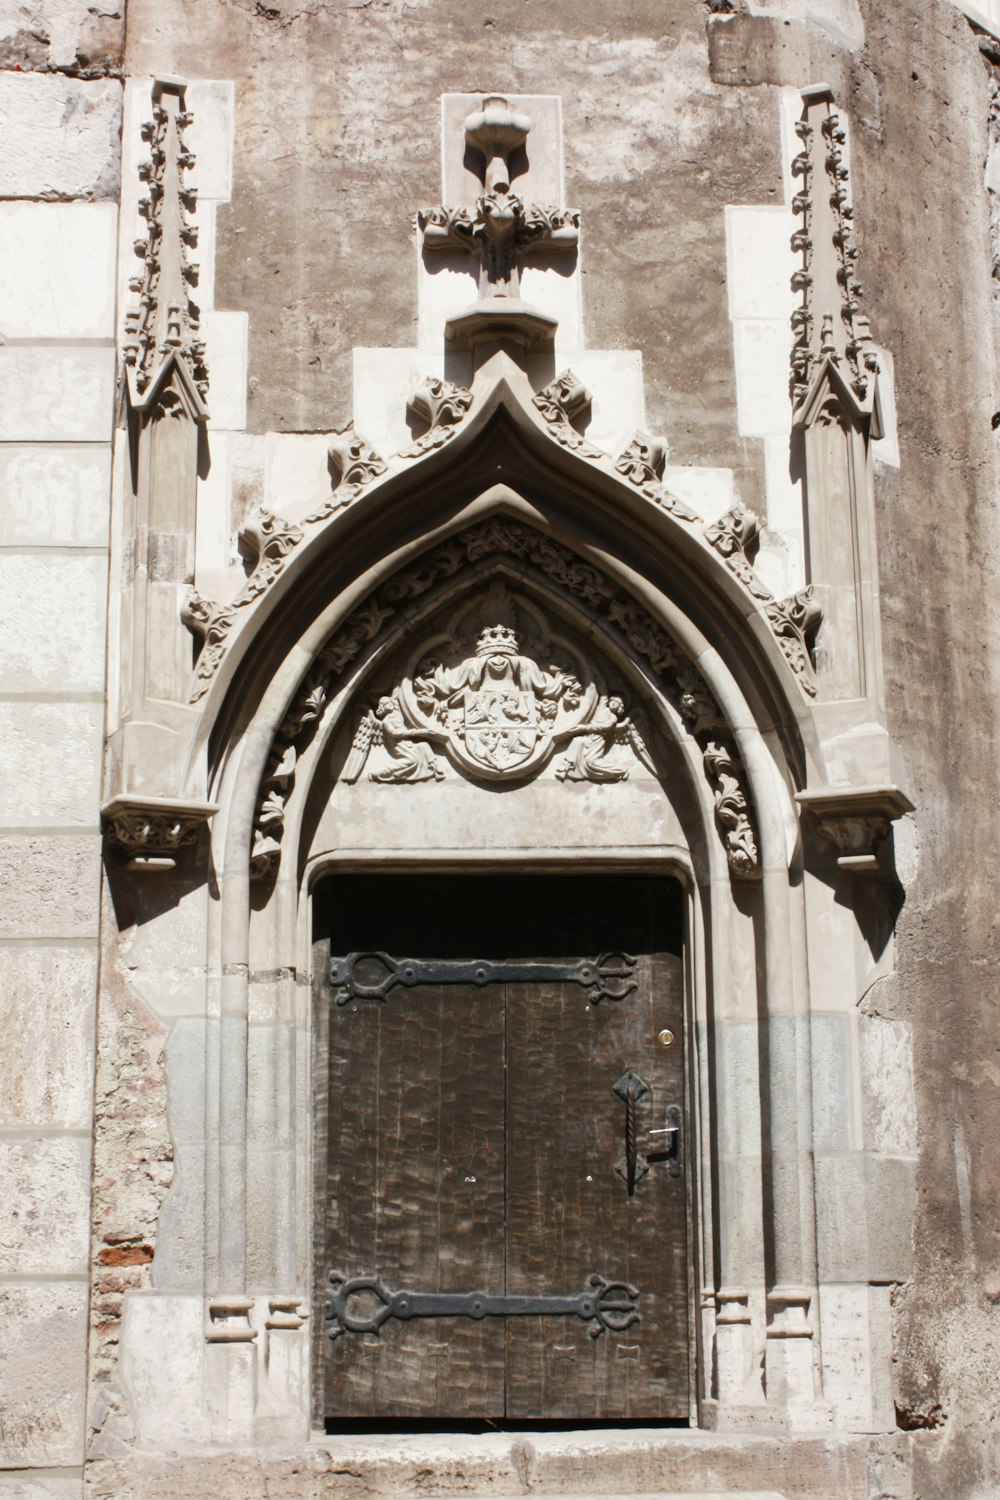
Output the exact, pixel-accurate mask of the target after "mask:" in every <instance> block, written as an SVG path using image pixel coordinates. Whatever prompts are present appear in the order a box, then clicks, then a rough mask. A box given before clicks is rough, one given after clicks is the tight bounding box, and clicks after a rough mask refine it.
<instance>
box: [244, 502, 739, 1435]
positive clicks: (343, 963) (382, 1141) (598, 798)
mask: <svg viewBox="0 0 1000 1500" xmlns="http://www.w3.org/2000/svg"><path fill="white" fill-rule="evenodd" d="M507 504H508V505H509V504H510V497H507ZM737 766H738V751H737V749H736V746H735V742H734V740H733V738H732V733H731V730H730V728H729V725H728V724H727V722H726V720H725V718H724V715H723V714H722V711H721V709H720V708H719V706H718V704H717V703H716V701H715V699H714V697H713V694H712V691H711V689H710V688H709V687H708V684H707V683H706V682H705V681H704V679H703V678H702V677H701V675H700V674H699V672H698V671H697V669H696V667H695V666H694V664H693V663H692V661H691V660H690V659H689V658H688V657H687V656H686V654H685V653H684V652H683V651H682V650H681V648H680V647H679V646H678V645H677V643H676V642H675V641H674V640H673V639H672V638H671V636H670V635H669V634H668V633H667V631H666V630H665V628H664V626H663V624H662V623H658V622H657V621H656V619H654V617H653V616H652V615H651V614H650V613H649V612H648V610H646V609H645V608H643V607H642V606H641V605H640V604H639V603H638V602H637V601H636V600H635V599H634V598H633V597H632V596H631V595H629V593H628V592H627V591H626V590H624V589H623V588H622V587H621V586H620V584H618V583H617V582H616V581H615V580H613V579H612V578H610V577H609V576H608V575H607V574H606V573H604V572H603V571H602V570H601V569H600V568H598V567H596V566H594V565H593V564H592V563H588V562H586V561H585V560H584V559H583V558H582V557H581V556H580V555H579V554H578V553H576V552H575V551H574V550H573V549H571V548H569V547H567V546H566V545H565V544H564V543H563V542H561V541H559V540H557V539H555V538H554V537H553V536H552V535H551V534H548V535H547V534H546V533H545V532H543V531H542V530H540V529H538V528H537V526H534V525H530V524H528V523H527V521H526V519H525V518H524V517H523V516H519V517H517V518H515V516H513V515H511V514H510V513H509V511H505V510H498V509H496V508H495V499H494V508H493V509H491V510H490V511H488V512H487V513H486V514H485V515H484V516H483V518H482V519H480V520H478V521H477V523H476V524H474V525H472V526H468V527H463V528H461V529H459V530H457V531H455V532H453V533H452V534H451V535H450V536H449V537H448V539H447V540H445V541H444V542H442V543H439V544H438V545H437V546H435V547H432V548H429V549H427V550H426V551H425V552H423V553H421V554H419V555H418V556H417V557H416V558H415V559H414V560H413V561H412V562H411V563H410V564H409V565H408V566H407V567H405V568H403V569H401V570H399V571H397V572H395V573H393V574H391V575H390V576H388V577H387V578H386V579H385V580H384V581H383V582H382V583H381V584H380V585H379V586H378V587H377V588H376V589H375V590H374V591H372V592H371V593H370V594H369V595H368V596H367V597H365V598H364V599H363V600H362V601H361V602H360V603H359V605H358V607H357V608H356V609H355V610H354V611H353V612H352V613H351V614H350V615H348V617H347V618H346V619H345V620H343V621H342V622H341V623H340V624H339V626H338V627H337V629H336V630H335V631H334V632H333V633H332V635H331V636H330V637H329V639H328V640H327V641H326V642H325V643H324V645H323V647H322V648H321V650H320V651H319V652H318V654H317V656H316V658H315V660H314V663H313V665H312V667H311V668H310V670H309V671H308V672H307V673H306V675H305V677H304V678H303V680H302V682H301V684H300V687H299V690H298V692H297V694H296V696H295V698H294V699H293V701H292V704H291V706H290V709H289V711H288V713H287V714H286V715H285V717H284V719H283V721H282V724H281V726H280V728H279V730H278V733H277V735H276V737H275V742H274V745H273V746H272V749H271V752H270V754H269V756H268V760H267V764H266V769H265V775H264V779H263V783H262V789H261V793H260V795H259V797H258V803H257V809H256V821H255V845H254V849H255V854H254V856H253V858H252V861H251V864H252V868H253V869H254V871H255V874H256V885H257V891H258V895H259V897H260V898H261V899H264V893H265V892H267V891H268V890H269V889H270V888H271V887H272V885H273V886H274V888H275V889H276V890H277V889H278V888H279V886H280V879H281V876H280V872H281V870H282V868H283V866H284V864H285V862H288V861H293V862H294V865H295V869H296V875H297V880H298V882H299V884H300V885H303V884H304V885H306V886H308V887H309V889H310V890H311V892H312V898H313V907H314V913H315V920H314V927H313V932H314V936H315V938H316V943H315V946H314V949H313V982H314V987H315V993H316V996H317V1016H316V1028H315V1036H316V1039H317V1040H316V1046H317V1054H316V1064H317V1070H318V1072H319V1074H320V1078H319V1079H318V1080H317V1091H318V1093H319V1095H320V1097H321V1107H320V1117H319V1122H318V1127H317V1130H316V1134H315V1137H314V1159H315V1167H316V1171H317V1174H318V1179H319V1181H318V1188H317V1215H316V1221H315V1226H314V1228H315V1235H316V1240H315V1250H316V1261H315V1263H316V1267H317V1271H316V1280H317V1285H316V1300H315V1303H314V1318H315V1323H314V1351H315V1352H314V1372H315V1380H316V1392H315V1400H316V1407H315V1410H316V1415H317V1416H318V1417H320V1418H322V1419H325V1420H326V1421H328V1422H330V1423H332V1424H333V1425H334V1426H336V1424H337V1423H338V1422H342V1421H345V1420H352V1419H353V1420H357V1419H358V1418H377V1417H382V1418H386V1419H390V1420H391V1419H401V1418H410V1417H435V1418H437V1419H442V1420H447V1419H449V1418H450V1419H466V1418H470V1417H476V1418H488V1419H491V1420H497V1419H503V1418H506V1419H508V1420H520V1421H523V1420H525V1419H530V1418H539V1417H545V1418H550V1419H553V1418H554V1419H561V1420H567V1419H574V1418H575V1419H577V1420H581V1421H583V1420H588V1421H592V1420H595V1419H599V1420H605V1421H620V1420H626V1419H636V1418H640V1417H641V1418H643V1419H645V1420H649V1421H655V1420H668V1421H677V1420H685V1421H686V1420H688V1419H689V1417H690V1415H691V1413H692V1409H694V1410H695V1411H696V1410H697V1400H696V1393H695V1390H694V1387H693V1386H692V1381H691V1377H692V1374H693V1371H694V1368H695V1360H694V1357H693V1350H691V1349H689V1340H690V1334H691V1329H692V1326H693V1308H694V1287H695V1284H696V1283H695V1279H694V1268H695V1264H696V1256H695V1248H694V1245H693V1242H692V1236H691V1232H690V1231H691V1228H692V1224H691V1218H690V1213H689V1197H690V1193H691V1191H692V1189H693V1187H694V1183H695V1152H694V1129H693V1126H694V1119H695V1115H694V1113H693V1111H692V1109H691V1106H690V1090H691V1077H690V1075H689V1073H688V1071H687V1070H686V1066H685V1065H686V1063H688V1062H689V1063H691V1064H695V1063H696V1061H697V1056H696V1049H695V1055H694V1056H688V1047H687V1045H686V1044H687V1039H688V1036H689V1033H690V1030H691V1028H690V1019H689V1016H688V1014H687V1013H686V1008H685V983H684V974H683V968H684V964H683V957H682V946H681V940H680V938H681V933H682V931H683V928H684V926H685V925H688V924H693V926H694V928H695V929H696V930H699V931H700V928H701V923H702V920H703V918H702V917H701V916H699V915H697V914H695V913H694V912H691V913H685V907H686V906H687V905H689V904H691V903H693V904H697V898H696V897H695V894H694V893H695V890H696V888H697V882H698V880H699V879H700V880H702V881H703V882H705V883H707V884H710V883H711V880H712V877H713V875H714V878H715V879H716V880H717V881H718V882H720V883H722V882H726V883H730V882H731V881H733V880H737V881H742V882H750V883H751V884H757V883H759V881H758V876H759V858H758V853H757V841H756V833H755V829H754V822H753V813H752V808H751V804H750V801H749V799H748V796H747V794H746V790H745V777H744V775H743V774H742V767H741V766H740V767H739V769H737ZM459 871H461V873H458V872H459ZM696 871H697V872H698V873H697V874H696ZM685 892H686V893H687V894H685ZM752 899H753V898H752V897H751V900H752ZM373 908H374V909H373ZM747 962H748V966H751V967H752V963H753V959H752V955H751V954H750V953H749V952H748V955H747ZM661 1117H662V1118H661ZM543 1178H545V1179H546V1180H544V1181H543ZM401 1213H402V1215H403V1219H402V1222H401V1220H400V1214H401ZM553 1213H555V1214H556V1215H557V1217H558V1218H559V1222H560V1226H561V1227H560V1229H559V1231H558V1232H557V1233H554V1234H553V1233H552V1232H551V1230H552V1215H553ZM400 1228H402V1230H403V1232H402V1236H401V1237H400V1234H399V1233H397V1232H396V1231H397V1230H399V1229H400ZM702 1253H704V1247H703V1246H701V1245H699V1246H698V1254H699V1255H700V1254H702ZM605 1262H608V1264H605ZM553 1277H554V1278H555V1280H554V1281H553ZM563 1282H565V1283H566V1285H565V1286H563ZM578 1282H579V1285H577V1283H578ZM484 1308H485V1309H487V1311H486V1312H485V1313H484V1312H483V1309H484ZM567 1319H568V1320H569V1321H568V1322H567ZM376 1340H377V1341H378V1342H377V1344H376ZM429 1371H430V1372H431V1373H429Z"/></svg>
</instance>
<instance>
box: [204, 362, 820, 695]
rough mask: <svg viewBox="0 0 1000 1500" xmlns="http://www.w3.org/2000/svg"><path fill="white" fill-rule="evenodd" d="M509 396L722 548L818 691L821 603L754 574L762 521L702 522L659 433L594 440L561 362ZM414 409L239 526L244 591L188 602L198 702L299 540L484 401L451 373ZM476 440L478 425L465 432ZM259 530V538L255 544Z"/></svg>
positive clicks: (356, 437)
mask: <svg viewBox="0 0 1000 1500" xmlns="http://www.w3.org/2000/svg"><path fill="white" fill-rule="evenodd" d="M499 383H500V384H501V385H502V386H503V387H504V392H503V394H504V396H505V397H506V398H507V399H511V398H513V399H514V400H516V401H517V405H518V407H519V409H520V410H521V411H522V412H523V414H524V415H525V416H527V417H528V419H529V420H530V422H531V425H532V427H533V428H534V430H535V431H541V432H544V433H545V434H546V435H547V436H548V437H550V438H551V439H553V440H554V441H555V442H556V443H557V444H558V445H559V446H560V448H563V449H566V450H569V452H570V453H572V454H573V455H574V456H575V457H576V458H578V459H580V460H581V461H582V462H583V463H584V464H585V465H586V467H587V468H589V469H591V470H596V471H599V472H600V474H601V476H602V479H603V480H604V481H605V482H606V480H607V478H608V477H611V478H613V479H614V480H615V481H616V482H618V483H624V484H625V485H627V486H628V488H629V489H630V490H633V491H637V492H638V493H639V494H641V495H642V497H643V498H644V499H645V500H648V501H649V502H650V504H651V505H652V506H653V507H655V509H656V510H657V511H660V512H662V513H665V514H667V515H669V516H670V517H671V518H672V520H674V521H675V522H679V523H683V525H684V529H685V531H686V532H687V534H688V535H689V536H691V537H692V538H698V537H699V533H700V536H701V540H702V541H703V543H704V544H705V545H706V547H707V548H708V549H710V550H712V551H714V552H717V553H718V554H719V555H720V556H721V557H722V558H723V559H724V561H725V564H726V567H727V568H728V570H729V571H730V573H732V575H733V576H734V577H735V578H736V579H737V580H738V582H739V583H740V585H741V586H742V589H743V591H744V592H745V594H746V596H747V600H748V604H749V605H750V607H751V609H756V610H759V611H760V613H761V615H762V617H763V619H764V620H765V621H766V622H767V624H768V626H769V628H770V630H771V633H772V634H773V635H774V637H775V639H776V641H777V643H778V645H779V646H780V648H781V651H782V654H783V655H784V657H785V659H786V660H787V661H788V663H789V665H790V667H791V669H792V672H793V673H794V674H795V678H796V680H797V681H798V683H799V685H800V687H801V688H802V691H803V692H804V693H805V694H806V695H807V696H810V697H811V696H813V695H814V693H815V682H814V678H813V668H812V660H811V657H810V652H809V637H810V634H811V632H812V631H814V630H815V628H816V626H817V625H818V623H819V616H818V613H817V606H815V604H814V603H813V602H812V601H811V598H810V596H809V593H808V590H806V591H803V593H801V594H799V595H795V596H793V598H792V599H790V600H787V601H779V600H775V598H774V596H773V594H772V593H771V591H770V590H769V589H768V588H767V586H766V584H765V583H764V582H763V580H762V579H761V578H760V577H759V576H758V575H757V574H756V572H755V571H754V569H753V566H752V564H751V562H750V558H749V556H748V548H749V547H750V546H751V545H752V544H753V542H754V540H755V539H756V535H757V532H758V531H759V528H760V522H759V520H758V519H757V518H756V517H755V516H753V515H752V513H751V512H749V511H747V510H745V509H744V508H743V507H737V508H735V509H734V510H732V511H730V512H729V513H728V514H727V515H726V516H724V517H723V518H722V519H721V520H720V521H717V522H713V523H711V524H710V525H707V526H703V525H702V522H701V519H700V517H699V516H698V515H697V514H696V513H695V512H694V511H693V510H691V509H690V508H689V507H688V506H686V505H685V504H684V503H683V502H682V501H681V500H679V499H678V498H677V496H675V495H672V494H671V493H670V491H669V490H668V489H667V488H666V486H665V485H664V484H663V483H662V475H663V473H664V468H665V463H666V457H667V446H666V443H665V442H664V440H663V439H662V438H658V437H654V436H651V435H650V434H648V433H644V432H636V433H635V434H634V436H633V438H632V439H631V441H630V442H629V443H628V444H627V446H626V447H625V449H624V450H623V451H622V453H621V454H619V455H618V457H617V458H615V457H614V456H613V455H611V454H610V453H607V452H605V451H604V450H603V449H600V448H598V447H597V446H596V445H595V444H593V443H590V442H589V441H588V440H587V439H586V438H585V437H584V436H583V434H582V433H581V432H580V431H579V430H578V428H577V427H576V426H574V422H577V421H579V420H580V418H581V416H582V415H583V414H584V413H585V412H586V410H587V408H588V407H589V404H590V399H591V398H590V393H589V392H588V391H587V390H586V388H585V386H584V385H583V383H582V382H581V381H580V380H579V379H578V378H577V377H576V376H575V375H574V374H573V372H572V370H569V369H567V370H564V371H563V373H562V374H561V375H560V376H558V377H557V379H555V380H553V381H551V382H550V383H549V385H547V386H545V387H544V388H543V389H542V390H540V391H538V392H537V393H535V394H534V395H533V396H532V397H531V406H530V408H529V407H525V406H521V403H520V399H519V398H518V397H517V396H516V395H515V393H514V391H513V390H512V387H511V386H510V385H509V384H508V383H507V382H506V381H501V382H499ZM409 407H410V410H411V411H412V412H413V413H414V414H415V415H417V416H419V417H420V418H422V419H423V420H425V421H428V422H429V423H430V426H429V428H428V430H427V431H426V432H425V433H424V434H422V435H421V436H420V437H418V438H416V439H415V440H414V442H413V443H411V444H409V445H408V446H407V447H406V448H404V449H403V450H402V451H401V452H399V453H397V454H395V455H394V456H393V457H392V458H389V459H383V458H382V457H381V456H380V455H379V454H378V453H376V452H375V450H374V449H373V448H372V446H371V444H370V443H368V442H367V441H366V439H365V438H364V437H362V436H361V434H360V433H358V432H356V431H355V430H354V429H353V428H351V429H348V430H347V431H345V432H344V433H341V434H339V435H338V436H337V437H336V438H335V439H334V441H333V442H332V443H331V445H330V450H329V466H330V472H331V479H332V488H331V494H330V498H329V499H328V500H326V501H324V502H323V504H322V505H320V506H318V507H317V508H316V509H314V510H313V511H312V512H310V513H309V515H307V516H305V517H304V518H303V519H302V521H301V522H300V523H298V524H292V523H286V522H281V521H280V520H279V519H278V518H276V517H273V516H270V515H269V513H267V512H262V513H261V515H260V516H259V517H258V518H256V519H255V520H254V521H252V522H250V523H248V526H247V527H246V528H245V529H244V532H242V533H241V537H242V539H243V540H244V542H245V543H246V544H247V545H248V546H250V547H251V549H253V550H256V551H257V555H258V563H257V567H256V568H255V570H254V572H253V573H252V574H251V576H250V578H249V579H248V580H247V583H246V585H245V586H244V588H243V590H242V591H241V592H240V594H239V595H237V597H236V598H235V599H234V600H232V601H231V602H229V603H227V604H215V603H213V602H212V601H210V600H206V599H203V598H202V597H201V596H200V595H198V594H197V593H196V592H193V593H192V595H191V597H190V600H189V601H188V603H187V605H186V606H185V608H184V611H183V618H184V621H185V624H187V625H188V627H189V629H191V630H192V631H193V632H194V633H195V634H196V635H197V636H198V637H199V638H200V639H201V641H202V642H203V644H202V648H201V651H200V653H199V656H198V659H197V662H196V666H195V674H194V675H195V680H194V685H193V689H192V693H191V701H192V702H194V703H196V702H198V701H200V700H201V699H202V698H203V697H204V696H205V694H206V693H207V691H208V689H209V687H210V686H211V683H212V681H213V679H214V678H215V676H216V674H217V672H218V669H219V667H220V665H221V663H222V661H223V658H224V657H225V654H226V652H227V650H228V649H229V646H230V645H231V642H232V638H233V635H234V632H235V629H236V628H237V627H238V626H239V625H240V624H241V623H242V621H243V620H245V619H246V618H247V615H248V614H249V611H250V607H251V606H253V605H255V604H257V603H258V601H259V600H260V599H261V598H262V597H263V596H264V595H265V594H266V593H267V591H268V590H269V589H270V587H271V585H272V584H273V583H274V581H275V579H276V578H277V577H278V576H279V574H280V573H281V572H282V571H283V569H284V567H285V564H286V562H287V559H288V556H289V554H290V553H291V551H292V549H293V548H296V547H298V546H299V545H300V543H302V542H303V541H311V540H313V539H314V538H315V537H316V536H317V535H318V534H319V532H320V531H322V530H324V529H325V527H326V525H328V524H330V523H332V522H335V521H336V519H337V518H338V517H339V516H341V515H342V514H343V513H344V512H345V511H347V510H348V509H350V508H352V507H353V506H354V505H356V504H357V503H358V501H359V500H361V499H362V497H365V498H368V497H369V496H370V495H371V492H372V491H373V490H375V489H377V488H379V487H380V486H381V485H383V484H385V483H386V482H388V481H389V480H391V479H393V478H394V477H396V476H398V475H399V473H400V472H401V471H403V470H412V469H414V468H415V467H416V466H417V465H418V464H420V463H422V462H427V461H428V460H429V459H432V458H433V457H434V456H435V455H436V453H437V451H438V450H439V449H440V448H442V447H443V446H444V445H445V444H448V443H452V442H453V441H454V439H456V438H457V437H459V436H460V435H461V434H462V433H463V432H465V431H466V429H467V428H468V425H469V420H470V417H472V416H473V415H474V414H475V413H476V411H477V410H478V411H482V410H483V407H484V400H483V398H482V397H481V396H480V395H477V393H476V391H475V390H468V389H466V388H464V387H461V386H457V385H455V384H453V383H452V382H450V381H446V380H441V379H434V378H431V377H428V378H426V379H425V380H423V381H422V382H421V383H420V385H418V387H417V389H416V390H415V392H414V393H413V395H412V396H411V398H410V402H409ZM466 436H467V437H468V438H469V440H470V441H471V440H472V434H471V433H469V432H466ZM258 534H259V535H260V537H261V541H260V544H259V545H256V541H257V536H258Z"/></svg>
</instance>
